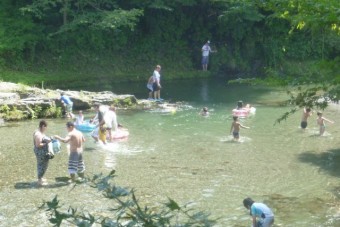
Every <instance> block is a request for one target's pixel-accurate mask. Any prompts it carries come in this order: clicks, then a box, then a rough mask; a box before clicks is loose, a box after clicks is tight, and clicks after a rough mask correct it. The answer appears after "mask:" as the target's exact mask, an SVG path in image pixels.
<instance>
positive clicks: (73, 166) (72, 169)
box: [68, 151, 79, 182]
mask: <svg viewBox="0 0 340 227" xmlns="http://www.w3.org/2000/svg"><path fill="white" fill-rule="evenodd" d="M78 156H79V155H78V152H76V151H71V152H70V156H69V159H68V173H69V174H70V178H71V181H72V182H74V181H75V180H76V173H77V171H78V169H77V167H78Z"/></svg>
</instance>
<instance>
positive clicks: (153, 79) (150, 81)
mask: <svg viewBox="0 0 340 227" xmlns="http://www.w3.org/2000/svg"><path fill="white" fill-rule="evenodd" d="M155 82H156V80H155V77H154V76H153V75H152V76H150V78H149V80H148V83H147V85H146V87H147V88H148V90H149V98H148V99H149V100H153V84H154V83H155Z"/></svg>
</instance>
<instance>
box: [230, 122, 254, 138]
mask: <svg viewBox="0 0 340 227" xmlns="http://www.w3.org/2000/svg"><path fill="white" fill-rule="evenodd" d="M233 119H234V121H233V123H232V124H231V128H230V133H231V132H232V133H233V136H234V140H239V138H240V128H247V129H249V128H250V127H247V126H244V125H242V124H241V123H240V122H239V121H238V117H237V116H234V117H233Z"/></svg>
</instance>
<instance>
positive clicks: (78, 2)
mask: <svg viewBox="0 0 340 227" xmlns="http://www.w3.org/2000/svg"><path fill="white" fill-rule="evenodd" d="M15 2H16V3H13V1H10V0H4V1H2V2H1V3H0V4H1V5H0V6H1V7H0V20H1V21H4V22H5V23H1V24H0V67H2V68H6V69H10V70H9V71H11V70H14V71H23V72H24V74H23V75H25V76H20V78H15V77H14V78H11V77H8V76H7V75H6V76H5V77H6V78H4V79H7V78H9V80H11V81H13V80H19V81H20V82H21V81H23V82H24V83H25V84H40V83H41V81H45V82H46V83H47V85H54V86H65V83H61V81H63V79H66V81H67V82H72V83H85V82H84V81H85V80H84V79H86V81H87V82H89V83H92V82H95V83H99V84H101V85H103V84H108V83H107V82H114V83H118V82H120V81H139V80H143V81H145V80H146V78H148V75H149V74H150V72H152V69H153V67H154V66H155V65H156V64H161V65H162V66H163V69H164V74H165V75H166V77H164V78H171V79H177V78H182V77H183V78H190V77H191V76H192V75H193V73H192V72H195V71H196V70H197V69H201V65H200V60H201V47H202V45H203V43H205V42H206V40H208V39H210V40H211V46H212V48H213V49H216V50H217V51H218V52H217V53H214V54H212V55H211V58H210V64H209V70H210V71H211V72H213V74H219V75H224V76H225V77H227V78H228V79H229V78H235V77H241V78H245V77H249V76H251V77H254V76H257V77H259V76H266V75H268V72H270V71H272V72H274V71H278V72H277V74H280V75H282V74H284V73H285V72H282V70H281V68H283V67H284V64H285V62H295V61H303V62H304V61H312V60H313V61H320V60H323V61H328V62H329V61H333V60H334V58H335V57H336V56H338V55H339V52H340V39H339V35H340V30H339V20H338V18H339V10H338V9H339V6H338V1H336V0H329V1H328V0H319V1H317V2H315V1H312V0H299V1H298V0H292V1H281V0H268V1H260V0H256V1H253V0H244V1H236V0H208V1H206V0H185V1H183V0H174V1H166V0H146V1H138V0H131V1H118V0H116V1H111V0H100V1H95V0H89V1H83V0H56V1H52V0H34V1H27V0H19V1H15ZM14 37H15V38H14ZM32 72H33V73H32ZM30 74H31V75H32V77H30V76H29V75H30ZM63 74H65V76H64V75H63ZM293 74H295V72H293ZM55 75H58V77H57V76H55ZM60 75H63V76H62V77H59V76H60ZM70 75H71V77H69V76H70ZM285 76H291V77H294V75H285ZM78 77H80V78H81V79H78ZM59 78H63V79H60V80H59ZM69 86H75V85H73V84H70V85H69Z"/></svg>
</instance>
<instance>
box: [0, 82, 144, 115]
mask: <svg viewBox="0 0 340 227" xmlns="http://www.w3.org/2000/svg"><path fill="white" fill-rule="evenodd" d="M61 92H64V93H65V94H66V95H68V96H69V97H70V98H71V100H72V101H73V106H74V109H75V110H88V109H91V107H92V106H93V104H94V103H95V102H99V103H101V104H105V105H115V106H116V107H118V108H131V109H134V108H136V109H144V108H145V106H146V105H150V104H149V103H145V100H141V101H139V100H137V99H136V97H135V96H134V95H117V94H114V93H113V92H111V91H102V92H89V91H69V90H67V91H63V90H50V89H40V88H36V87H30V86H26V85H21V84H15V83H9V82H0V119H2V118H3V119H5V120H19V119H28V118H34V117H37V116H38V115H37V113H35V111H36V110H38V109H39V110H40V111H42V110H48V109H53V108H58V107H62V103H61V102H60V94H61ZM13 110H14V111H17V114H16V115H20V116H18V117H15V116H13V114H12V117H6V115H9V114H8V113H9V112H11V111H12V112H13ZM38 117H39V116H38ZM43 117H49V116H43ZM51 117H52V116H51Z"/></svg>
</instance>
